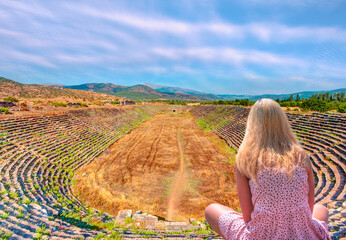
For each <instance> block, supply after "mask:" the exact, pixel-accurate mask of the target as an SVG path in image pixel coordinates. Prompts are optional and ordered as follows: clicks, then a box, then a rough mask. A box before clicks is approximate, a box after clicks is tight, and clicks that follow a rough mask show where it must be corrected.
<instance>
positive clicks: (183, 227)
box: [165, 222, 193, 230]
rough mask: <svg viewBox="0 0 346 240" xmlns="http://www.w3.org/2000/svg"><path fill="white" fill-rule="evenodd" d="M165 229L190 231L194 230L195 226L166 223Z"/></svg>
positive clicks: (182, 223) (181, 223) (184, 223)
mask: <svg viewBox="0 0 346 240" xmlns="http://www.w3.org/2000/svg"><path fill="white" fill-rule="evenodd" d="M165 227H166V228H167V229H173V230H180V229H181V230H189V229H193V226H192V225H190V224H187V223H186V222H165Z"/></svg>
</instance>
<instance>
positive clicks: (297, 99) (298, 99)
mask: <svg viewBox="0 0 346 240" xmlns="http://www.w3.org/2000/svg"><path fill="white" fill-rule="evenodd" d="M296 101H297V102H299V101H300V96H299V94H297V97H296Z"/></svg>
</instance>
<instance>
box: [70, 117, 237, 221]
mask: <svg viewBox="0 0 346 240" xmlns="http://www.w3.org/2000/svg"><path fill="white" fill-rule="evenodd" d="M234 156H235V153H233V152H232V151H229V147H228V146H227V145H226V143H225V142H224V141H222V140H221V139H219V138H218V137H217V136H216V135H215V134H214V133H211V132H207V131H205V130H203V129H202V128H200V127H199V126H198V125H197V124H196V122H195V120H194V119H193V118H192V117H191V116H190V115H188V113H184V114H178V113H166V114H159V115H157V116H155V117H154V118H153V119H151V120H149V121H147V122H145V123H143V124H141V125H140V126H139V127H138V128H136V129H134V130H133V131H132V132H130V133H129V134H126V135H125V136H124V137H122V138H121V139H119V140H118V141H117V142H116V143H114V144H113V145H112V146H111V147H110V148H109V149H108V150H107V151H106V152H104V153H103V154H102V155H100V156H99V157H97V158H95V159H94V160H93V161H92V162H91V163H90V164H88V165H86V166H84V167H82V168H81V169H79V170H78V172H77V173H76V175H75V180H76V182H75V185H74V188H73V189H74V193H75V194H76V195H77V196H78V198H79V199H80V200H81V201H83V202H84V203H85V204H87V205H89V206H95V207H96V208H98V209H100V210H103V211H107V212H109V213H111V214H116V213H117V212H118V211H119V210H121V209H132V210H134V211H136V210H141V211H143V212H147V213H150V214H154V215H157V216H159V217H162V218H165V219H167V220H185V221H186V220H187V219H188V218H189V217H195V218H198V219H204V215H203V214H204V208H205V207H206V206H207V205H208V204H209V203H212V202H219V203H223V204H226V205H228V206H231V207H234V208H236V209H239V202H238V198H237V193H236V187H235V184H234V183H235V180H234V161H232V159H233V160H234Z"/></svg>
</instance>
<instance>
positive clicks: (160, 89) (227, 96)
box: [145, 83, 346, 101]
mask: <svg viewBox="0 0 346 240" xmlns="http://www.w3.org/2000/svg"><path fill="white" fill-rule="evenodd" d="M145 85H147V86H149V87H151V88H153V89H155V90H156V91H158V92H162V93H167V94H179V93H183V94H189V95H193V96H196V97H197V98H202V99H207V100H208V99H209V100H235V99H249V100H250V101H257V100H259V99H261V98H271V99H280V100H281V99H287V98H289V97H290V95H291V94H292V95H293V96H294V98H295V97H296V96H297V94H299V96H300V98H309V97H311V96H312V95H314V94H316V93H317V94H320V93H326V92H329V94H331V95H333V94H334V93H342V92H343V93H346V88H341V89H335V90H330V91H304V92H295V93H286V94H262V95H247V94H245V95H237V94H219V95H216V94H212V93H204V92H199V91H196V90H192V89H186V88H179V87H169V86H163V85H156V84H152V83H145Z"/></svg>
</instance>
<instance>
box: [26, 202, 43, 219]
mask: <svg viewBox="0 0 346 240" xmlns="http://www.w3.org/2000/svg"><path fill="white" fill-rule="evenodd" d="M29 208H30V210H31V212H32V213H36V214H37V213H38V214H41V215H43V216H47V217H48V213H47V210H46V209H45V208H43V207H41V206H40V205H37V204H30V205H29Z"/></svg>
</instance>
